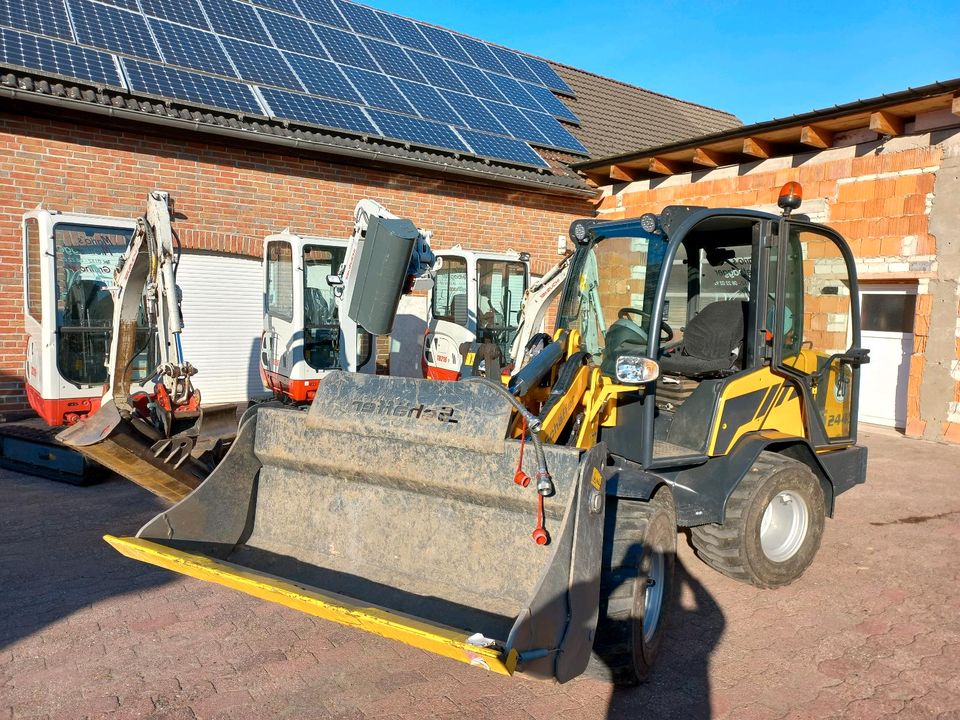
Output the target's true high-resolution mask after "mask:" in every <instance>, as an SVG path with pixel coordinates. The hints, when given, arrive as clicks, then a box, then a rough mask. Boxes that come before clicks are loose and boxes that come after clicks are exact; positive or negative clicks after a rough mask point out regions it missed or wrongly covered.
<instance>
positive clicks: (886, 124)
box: [870, 110, 904, 137]
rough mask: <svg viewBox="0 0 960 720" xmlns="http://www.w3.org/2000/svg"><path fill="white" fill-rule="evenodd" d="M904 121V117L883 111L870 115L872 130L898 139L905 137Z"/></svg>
mask: <svg viewBox="0 0 960 720" xmlns="http://www.w3.org/2000/svg"><path fill="white" fill-rule="evenodd" d="M903 126H904V121H903V118H902V117H899V116H897V115H894V114H893V113H891V112H885V111H883V110H881V111H879V112H875V113H871V114H870V129H871V130H873V131H874V132H875V133H879V134H880V135H886V136H887V137H897V136H898V135H903Z"/></svg>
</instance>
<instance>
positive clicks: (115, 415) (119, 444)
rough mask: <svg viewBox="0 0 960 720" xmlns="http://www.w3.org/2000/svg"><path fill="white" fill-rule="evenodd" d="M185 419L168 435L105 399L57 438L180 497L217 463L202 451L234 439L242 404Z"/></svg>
mask: <svg viewBox="0 0 960 720" xmlns="http://www.w3.org/2000/svg"><path fill="white" fill-rule="evenodd" d="M201 420H202V422H201ZM186 424H187V425H188V427H187V428H184V429H181V430H180V432H177V433H174V434H172V435H171V437H169V438H166V437H165V436H164V435H163V434H161V433H159V432H158V431H157V430H156V429H155V428H153V427H152V426H151V425H149V424H148V423H145V422H144V421H142V420H140V419H138V418H136V417H134V416H131V415H129V414H128V415H127V416H126V417H125V416H124V415H122V414H121V413H120V410H119V409H118V407H117V404H116V403H115V402H114V401H113V400H107V399H105V400H104V402H103V404H102V405H101V406H100V409H99V410H97V412H95V413H94V414H93V415H91V416H90V417H88V418H86V419H84V420H81V421H80V422H78V423H76V424H75V425H71V426H70V427H68V428H67V429H66V430H64V431H62V432H61V433H60V434H59V435H57V440H59V441H60V442H61V443H63V444H64V445H67V446H69V447H71V448H73V449H74V450H76V451H77V452H79V453H80V454H81V455H83V456H84V457H87V458H89V459H91V460H93V461H95V462H97V463H99V464H100V465H103V466H104V467H105V468H107V469H109V470H112V471H113V472H115V473H117V474H118V475H121V476H123V477H125V478H126V479H128V480H132V481H133V482H135V483H136V484H137V485H140V486H141V487H143V488H146V489H147V490H149V491H150V492H152V493H153V494H154V495H158V496H160V497H162V498H164V499H165V500H169V501H171V502H179V501H180V500H182V499H183V498H185V497H186V496H187V495H188V494H189V493H191V492H192V491H193V490H194V489H195V488H196V487H197V486H198V485H199V484H200V483H201V482H203V479H204V478H205V477H206V476H207V474H209V472H210V469H211V467H212V465H213V464H215V463H214V462H212V461H211V462H207V461H205V459H204V458H203V456H201V455H200V453H201V452H204V453H205V454H208V456H213V455H215V452H214V450H213V445H214V444H215V442H216V440H229V438H231V437H232V436H233V435H234V434H235V433H236V428H237V406H236V405H223V406H218V407H214V408H211V409H209V410H208V409H204V410H201V411H200V414H198V415H197V416H196V417H191V418H189V419H188V420H187V422H186Z"/></svg>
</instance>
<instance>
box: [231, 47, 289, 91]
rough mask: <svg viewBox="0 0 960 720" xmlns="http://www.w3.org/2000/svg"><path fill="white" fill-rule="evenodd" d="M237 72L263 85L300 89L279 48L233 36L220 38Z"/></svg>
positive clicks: (245, 78) (246, 78) (242, 76)
mask: <svg viewBox="0 0 960 720" xmlns="http://www.w3.org/2000/svg"><path fill="white" fill-rule="evenodd" d="M222 40H223V44H224V46H225V47H226V48H227V52H228V53H229V54H230V57H231V58H232V59H233V64H234V65H235V66H236V68H237V72H238V73H239V74H240V77H241V78H243V79H244V80H250V81H252V82H261V83H264V84H265V85H278V86H280V87H285V88H291V89H293V90H302V89H303V86H302V85H301V84H300V80H299V79H298V78H297V76H296V74H294V72H293V70H291V69H290V66H289V65H287V62H286V61H285V60H284V59H283V55H282V54H281V53H280V51H279V50H275V49H274V48H269V47H266V46H265V45H257V44H256V43H249V42H245V41H243V40H235V39H233V38H222Z"/></svg>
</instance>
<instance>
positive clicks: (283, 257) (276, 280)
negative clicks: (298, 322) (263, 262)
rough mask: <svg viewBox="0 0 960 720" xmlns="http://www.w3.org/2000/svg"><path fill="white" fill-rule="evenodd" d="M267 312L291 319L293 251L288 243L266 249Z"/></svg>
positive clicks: (277, 243)
mask: <svg viewBox="0 0 960 720" xmlns="http://www.w3.org/2000/svg"><path fill="white" fill-rule="evenodd" d="M267 312H268V313H270V314H271V315H276V316H277V317H281V318H285V319H287V320H291V319H293V250H292V249H291V247H290V243H285V242H272V243H270V245H269V247H268V249H267Z"/></svg>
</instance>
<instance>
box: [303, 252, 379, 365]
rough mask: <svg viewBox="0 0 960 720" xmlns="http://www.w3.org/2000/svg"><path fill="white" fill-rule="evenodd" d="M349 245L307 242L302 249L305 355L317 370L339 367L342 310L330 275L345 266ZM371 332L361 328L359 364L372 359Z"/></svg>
mask: <svg viewBox="0 0 960 720" xmlns="http://www.w3.org/2000/svg"><path fill="white" fill-rule="evenodd" d="M346 252H347V250H346V248H343V247H329V246H327V247H323V246H319V245H307V246H306V247H304V249H303V319H304V327H303V357H304V360H306V361H307V364H308V365H309V366H310V367H312V368H313V369H314V370H330V369H334V368H338V367H340V313H339V310H338V308H337V302H336V298H335V297H334V294H333V288H332V287H330V284H329V283H328V282H327V276H328V275H336V274H337V273H338V272H339V271H340V267H341V265H343V259H344V256H345V255H346ZM372 347H373V346H372V344H371V341H370V334H369V333H367V332H365V331H364V330H362V329H361V330H360V338H359V343H358V345H357V358H356V360H357V366H358V367H360V366H363V365H365V364H366V363H367V361H368V360H369V359H370V352H371V350H372Z"/></svg>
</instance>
